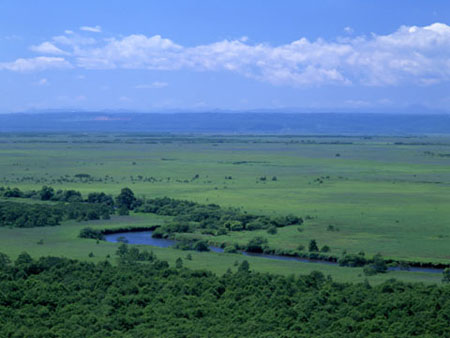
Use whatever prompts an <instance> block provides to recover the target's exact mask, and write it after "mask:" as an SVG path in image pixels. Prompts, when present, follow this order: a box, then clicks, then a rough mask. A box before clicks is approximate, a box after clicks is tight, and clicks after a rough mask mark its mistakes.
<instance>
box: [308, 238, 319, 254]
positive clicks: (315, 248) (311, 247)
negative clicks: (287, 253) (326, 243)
mask: <svg viewBox="0 0 450 338" xmlns="http://www.w3.org/2000/svg"><path fill="white" fill-rule="evenodd" d="M308 250H309V252H318V251H319V247H318V246H317V242H316V240H315V239H312V240H311V241H309V246H308Z"/></svg>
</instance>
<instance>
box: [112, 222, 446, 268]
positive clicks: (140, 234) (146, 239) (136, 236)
mask: <svg viewBox="0 0 450 338" xmlns="http://www.w3.org/2000/svg"><path fill="white" fill-rule="evenodd" d="M119 237H123V238H125V239H126V240H127V243H129V244H143V245H151V246H157V247H159V248H168V247H171V246H173V245H174V244H176V242H177V241H174V240H171V239H164V238H153V237H152V231H148V230H147V231H136V232H119V233H115V234H110V235H105V240H106V241H108V242H114V243H116V242H119V241H118V238H119ZM209 249H210V250H211V251H213V252H218V253H222V252H223V249H222V248H218V247H215V246H210V247H209ZM241 253H242V254H243V255H245V256H252V257H261V258H267V259H275V260H279V261H297V262H302V263H315V264H327V265H337V263H336V262H328V261H323V260H318V259H308V258H299V257H289V256H277V255H268V254H264V253H252V252H245V251H243V252H241ZM388 270H389V271H411V272H427V273H442V271H443V270H442V269H433V268H420V267H410V268H408V269H407V270H405V269H402V268H400V267H389V268H388Z"/></svg>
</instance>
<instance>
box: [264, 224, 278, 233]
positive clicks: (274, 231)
mask: <svg viewBox="0 0 450 338" xmlns="http://www.w3.org/2000/svg"><path fill="white" fill-rule="evenodd" d="M277 232H278V230H277V227H275V226H271V227H270V228H269V229H267V233H268V234H270V235H275V234H276V233H277Z"/></svg>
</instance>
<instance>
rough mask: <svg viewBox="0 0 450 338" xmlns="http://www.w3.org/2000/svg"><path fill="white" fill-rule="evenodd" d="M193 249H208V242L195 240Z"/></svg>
mask: <svg viewBox="0 0 450 338" xmlns="http://www.w3.org/2000/svg"><path fill="white" fill-rule="evenodd" d="M193 249H194V250H197V251H209V246H208V242H206V241H203V240H200V241H197V242H195V244H194V247H193Z"/></svg>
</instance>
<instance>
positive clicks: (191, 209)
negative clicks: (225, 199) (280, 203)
mask: <svg viewBox="0 0 450 338" xmlns="http://www.w3.org/2000/svg"><path fill="white" fill-rule="evenodd" d="M135 211H136V212H148V213H154V214H157V215H165V216H175V217H174V219H173V222H171V223H169V224H166V225H164V226H162V227H160V228H158V229H157V230H155V232H153V235H154V237H168V236H169V235H170V234H171V233H175V232H193V231H194V230H196V229H203V230H209V233H210V234H212V235H224V234H226V233H227V232H228V231H243V230H259V229H268V228H270V227H284V226H288V225H300V224H302V223H303V219H302V218H301V217H297V216H294V215H288V216H283V217H281V216H280V217H269V216H261V215H252V214H248V213H245V212H242V211H240V210H239V209H233V208H221V207H220V206H218V205H217V204H200V203H196V202H191V201H185V200H175V199H172V198H168V197H164V198H155V199H147V200H145V201H141V202H139V203H138V206H136V209H135Z"/></svg>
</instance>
